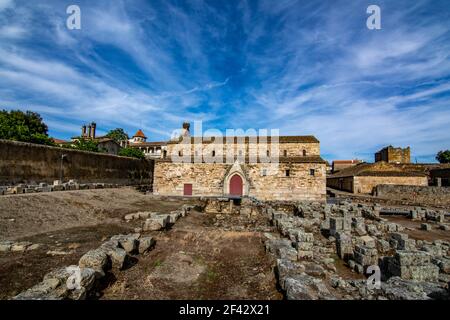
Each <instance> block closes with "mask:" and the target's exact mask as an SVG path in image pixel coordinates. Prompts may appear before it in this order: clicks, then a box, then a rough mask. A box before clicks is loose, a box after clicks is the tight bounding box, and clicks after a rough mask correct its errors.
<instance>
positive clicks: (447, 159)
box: [436, 150, 450, 163]
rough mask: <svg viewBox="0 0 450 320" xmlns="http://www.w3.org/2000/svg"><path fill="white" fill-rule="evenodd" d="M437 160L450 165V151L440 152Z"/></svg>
mask: <svg viewBox="0 0 450 320" xmlns="http://www.w3.org/2000/svg"><path fill="white" fill-rule="evenodd" d="M436 160H437V161H439V162H440V163H450V150H443V151H439V152H438V153H437V155H436Z"/></svg>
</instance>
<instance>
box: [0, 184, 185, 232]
mask: <svg viewBox="0 0 450 320" xmlns="http://www.w3.org/2000/svg"><path fill="white" fill-rule="evenodd" d="M185 202H186V201H184V202H183V201H182V200H177V199H176V200H174V199H171V200H170V201H159V200H158V199H155V198H154V197H152V196H148V195H145V194H143V193H139V192H137V191H136V190H134V189H133V188H128V187H126V188H120V189H96V190H78V191H64V192H50V193H34V194H20V195H10V196H1V197H0V240H16V239H20V238H23V237H26V236H31V235H35V234H39V233H44V232H51V231H57V230H61V229H66V228H74V227H86V226H95V225H99V224H104V223H121V222H122V218H123V216H124V215H126V214H128V213H133V212H136V211H158V212H170V211H172V210H175V209H177V208H179V207H180V206H181V205H182V203H185Z"/></svg>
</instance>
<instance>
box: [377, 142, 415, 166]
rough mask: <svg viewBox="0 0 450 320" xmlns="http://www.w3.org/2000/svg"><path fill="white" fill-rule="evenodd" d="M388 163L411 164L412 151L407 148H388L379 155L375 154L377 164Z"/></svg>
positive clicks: (379, 152) (378, 153)
mask: <svg viewBox="0 0 450 320" xmlns="http://www.w3.org/2000/svg"><path fill="white" fill-rule="evenodd" d="M380 161H384V162H388V163H410V162H411V149H410V147H406V148H394V147H393V146H388V147H385V148H383V149H381V150H380V151H378V152H377V153H375V162H380Z"/></svg>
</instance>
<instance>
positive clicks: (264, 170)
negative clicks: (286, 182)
mask: <svg viewBox="0 0 450 320" xmlns="http://www.w3.org/2000/svg"><path fill="white" fill-rule="evenodd" d="M261 176H263V177H265V176H267V169H262V170H261Z"/></svg>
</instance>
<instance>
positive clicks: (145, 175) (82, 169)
mask: <svg viewBox="0 0 450 320" xmlns="http://www.w3.org/2000/svg"><path fill="white" fill-rule="evenodd" d="M63 154H65V155H66V157H65V158H64V161H63V177H64V180H69V179H76V180H78V181H79V182H81V183H87V182H105V183H119V184H151V183H152V180H153V166H154V164H153V161H152V160H138V159H132V158H126V157H119V156H114V155H108V154H101V153H93V152H86V151H76V150H70V149H63V148H57V147H49V146H43V145H37V144H30V143H23V142H16V141H7V140H0V185H8V184H17V183H27V182H30V181H35V182H47V183H51V182H53V181H54V180H57V179H59V177H60V168H61V156H62V155H63Z"/></svg>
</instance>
